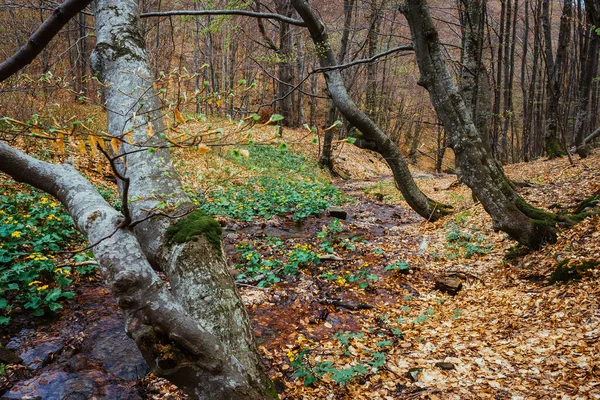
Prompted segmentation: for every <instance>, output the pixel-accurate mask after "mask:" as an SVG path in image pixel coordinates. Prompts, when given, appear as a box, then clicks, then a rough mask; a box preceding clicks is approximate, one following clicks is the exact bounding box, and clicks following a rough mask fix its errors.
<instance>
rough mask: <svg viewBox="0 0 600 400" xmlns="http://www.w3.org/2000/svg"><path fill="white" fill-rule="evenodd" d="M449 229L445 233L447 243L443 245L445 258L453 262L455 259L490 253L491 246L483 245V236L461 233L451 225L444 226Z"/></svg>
mask: <svg viewBox="0 0 600 400" xmlns="http://www.w3.org/2000/svg"><path fill="white" fill-rule="evenodd" d="M446 227H447V228H449V230H448V232H447V233H446V240H447V243H446V245H445V247H446V249H447V251H446V257H447V258H448V259H450V260H453V259H455V258H457V257H465V258H470V257H473V256H474V255H475V254H487V253H489V252H490V250H491V248H492V245H491V244H490V243H487V244H484V240H485V235H481V234H470V233H467V232H464V231H461V230H460V228H459V227H458V225H456V224H454V223H451V224H449V225H447V226H446Z"/></svg>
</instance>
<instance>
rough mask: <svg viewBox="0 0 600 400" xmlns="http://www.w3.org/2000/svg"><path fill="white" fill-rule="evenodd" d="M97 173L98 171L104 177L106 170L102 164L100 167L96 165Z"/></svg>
mask: <svg viewBox="0 0 600 400" xmlns="http://www.w3.org/2000/svg"><path fill="white" fill-rule="evenodd" d="M96 171H98V173H99V174H100V175H104V168H103V167H102V164H100V163H98V165H96Z"/></svg>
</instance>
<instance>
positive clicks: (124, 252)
mask: <svg viewBox="0 0 600 400" xmlns="http://www.w3.org/2000/svg"><path fill="white" fill-rule="evenodd" d="M0 171H2V172H4V173H7V174H8V175H10V176H12V177H13V178H14V179H15V180H16V181H19V182H25V183H29V184H31V185H32V186H35V187H37V188H38V189H41V190H43V191H45V192H47V193H49V194H51V195H52V196H54V197H56V198H57V199H58V200H59V201H60V202H61V203H63V204H64V206H65V207H66V209H67V211H68V212H69V214H70V215H71V216H72V217H73V221H75V225H76V226H77V228H78V229H79V230H80V231H81V232H82V233H83V234H84V235H85V236H86V237H87V238H88V240H89V241H90V242H91V243H97V244H96V245H95V246H94V247H93V251H94V255H95V256H96V259H97V260H98V264H99V266H100V270H101V272H102V275H103V276H104V278H105V279H106V282H107V284H108V287H109V288H110V290H111V292H112V293H113V295H114V296H115V297H116V299H117V302H118V304H119V307H120V308H121V310H122V311H123V313H124V314H125V317H126V321H127V326H126V328H127V334H128V335H129V336H130V337H132V338H133V339H134V340H135V341H136V344H137V345H138V348H139V349H140V351H141V352H142V354H143V356H144V358H145V359H146V361H147V362H148V364H149V365H150V366H151V367H152V368H153V370H154V371H155V372H156V373H157V374H158V375H161V376H164V377H166V378H168V379H169V380H171V381H172V382H173V383H175V384H176V385H178V386H179V387H180V388H182V389H184V390H185V391H186V392H187V393H188V394H189V395H190V396H191V398H197V399H223V400H225V399H240V400H242V399H263V398H268V397H267V396H265V395H264V393H263V390H260V389H262V388H260V389H257V387H256V385H254V384H253V382H251V377H250V376H249V374H248V373H247V371H245V368H244V366H243V365H241V364H240V362H239V361H238V360H237V359H236V358H235V356H233V355H232V354H231V353H230V352H228V351H224V349H223V345H222V341H221V340H219V338H218V337H217V336H216V335H214V334H213V333H212V332H210V330H209V329H207V328H206V327H205V326H203V324H202V322H203V321H202V320H198V319H196V318H194V317H193V316H191V315H189V313H187V312H186V310H185V309H184V308H183V307H182V306H181V304H180V303H179V301H177V299H175V298H174V296H173V294H172V292H170V291H169V290H167V288H166V285H165V284H164V283H163V282H162V280H161V279H160V277H159V276H158V275H157V274H156V272H155V271H154V270H153V269H152V267H151V266H150V263H149V262H148V259H147V257H146V255H145V254H144V253H143V251H142V246H141V245H140V242H139V241H138V239H137V238H136V236H135V235H134V233H133V232H132V231H131V230H130V229H127V228H124V229H123V228H118V226H119V224H120V222H121V221H122V219H123V216H122V215H121V214H120V213H119V212H117V211H116V210H114V209H113V208H112V207H111V206H109V205H108V204H107V203H106V201H104V199H103V198H102V196H101V195H100V194H99V193H98V192H97V190H96V189H95V188H94V187H93V186H92V185H91V184H90V183H89V182H88V181H87V180H86V179H85V178H83V177H82V176H81V175H80V174H79V173H78V172H77V171H76V170H75V168H74V167H73V166H71V165H68V164H63V165H54V164H50V163H46V162H43V161H40V160H37V159H35V158H32V157H29V156H27V155H26V154H24V153H22V152H20V151H18V150H15V149H13V148H11V147H10V146H8V145H6V144H4V143H2V142H0Z"/></svg>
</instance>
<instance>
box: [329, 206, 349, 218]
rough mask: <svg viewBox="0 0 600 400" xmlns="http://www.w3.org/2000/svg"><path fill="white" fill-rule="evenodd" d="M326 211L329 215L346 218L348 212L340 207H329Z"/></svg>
mask: <svg viewBox="0 0 600 400" xmlns="http://www.w3.org/2000/svg"><path fill="white" fill-rule="evenodd" d="M327 213H328V215H329V216H330V217H333V218H339V219H346V218H348V212H346V210H344V209H343V208H341V207H329V209H328V210H327Z"/></svg>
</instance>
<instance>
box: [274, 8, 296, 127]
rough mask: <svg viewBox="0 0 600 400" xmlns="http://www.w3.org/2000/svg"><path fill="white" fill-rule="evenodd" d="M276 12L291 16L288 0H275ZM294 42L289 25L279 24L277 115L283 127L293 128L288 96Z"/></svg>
mask: <svg viewBox="0 0 600 400" xmlns="http://www.w3.org/2000/svg"><path fill="white" fill-rule="evenodd" d="M277 12H278V13H279V14H281V15H285V16H288V17H289V16H291V15H292V7H291V6H290V4H289V0H277ZM293 47H294V41H293V37H292V30H291V27H290V25H289V24H286V23H283V22H280V23H279V52H278V57H279V64H278V73H277V78H278V79H279V82H278V86H277V97H278V98H279V99H280V100H279V102H278V105H279V113H280V114H281V115H283V116H284V117H285V119H284V120H283V121H282V123H283V125H285V126H295V124H296V118H295V117H294V96H293V95H291V94H290V95H288V93H289V92H290V91H291V90H292V88H293V86H294V64H295V61H294V58H295V57H294V51H293V50H294V49H293Z"/></svg>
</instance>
